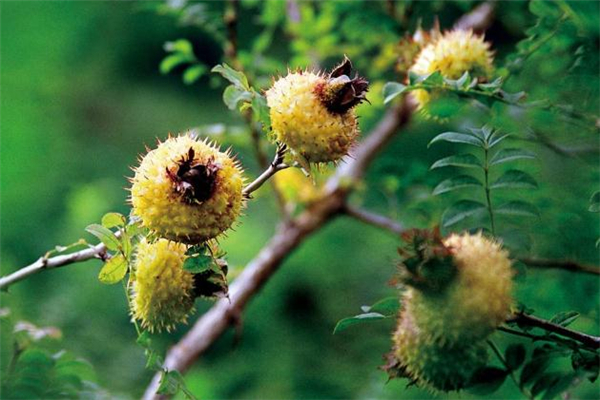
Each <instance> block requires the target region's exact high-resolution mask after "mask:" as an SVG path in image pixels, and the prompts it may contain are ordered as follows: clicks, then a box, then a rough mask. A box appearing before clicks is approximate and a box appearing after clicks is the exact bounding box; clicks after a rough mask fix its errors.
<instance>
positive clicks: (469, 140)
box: [427, 132, 483, 147]
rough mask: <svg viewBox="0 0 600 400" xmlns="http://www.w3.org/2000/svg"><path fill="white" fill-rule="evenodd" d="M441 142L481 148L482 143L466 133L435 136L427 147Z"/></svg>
mask: <svg viewBox="0 0 600 400" xmlns="http://www.w3.org/2000/svg"><path fill="white" fill-rule="evenodd" d="M441 141H444V142H451V143H465V144H470V145H472V146H477V147H483V142H482V141H481V140H479V139H478V138H476V137H475V136H473V135H470V134H468V133H459V132H444V133H440V134H439V135H437V136H436V137H434V138H433V139H431V142H429V144H428V145H427V147H429V146H431V145H432V144H434V143H437V142H441Z"/></svg>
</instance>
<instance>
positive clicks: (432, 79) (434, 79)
mask: <svg viewBox="0 0 600 400" xmlns="http://www.w3.org/2000/svg"><path fill="white" fill-rule="evenodd" d="M417 83H422V84H423V85H427V86H440V85H443V84H444V77H443V76H442V73H441V72H440V71H435V72H432V73H431V74H429V75H425V76H421V77H420V78H419V79H418V80H417Z"/></svg>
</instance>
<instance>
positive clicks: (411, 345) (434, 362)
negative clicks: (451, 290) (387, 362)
mask: <svg viewBox="0 0 600 400" xmlns="http://www.w3.org/2000/svg"><path fill="white" fill-rule="evenodd" d="M405 300H406V299H405ZM413 313H414V311H412V310H411V309H410V303H409V304H407V305H406V306H405V307H404V309H403V310H402V314H401V317H400V323H399V325H398V328H397V330H396V333H395V334H394V354H393V356H394V357H396V359H397V360H400V365H401V367H400V368H401V371H400V373H401V375H403V376H407V377H408V378H409V379H411V380H414V381H416V383H417V384H418V385H419V386H422V387H424V388H428V389H433V390H434V391H437V390H439V391H445V392H447V391H451V390H459V389H462V388H464V387H465V386H467V385H468V384H469V381H470V380H471V378H472V376H473V374H474V373H475V371H477V370H478V369H479V368H481V367H483V366H484V365H485V363H486V361H487V358H488V357H487V351H486V347H485V342H483V341H476V342H459V343H441V342H438V341H436V340H435V339H434V338H433V337H432V336H429V335H427V333H426V332H423V330H422V329H421V328H420V327H419V326H418V325H417V323H416V321H415V320H414V317H413Z"/></svg>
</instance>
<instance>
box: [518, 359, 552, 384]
mask: <svg viewBox="0 0 600 400" xmlns="http://www.w3.org/2000/svg"><path fill="white" fill-rule="evenodd" d="M551 361H552V358H551V356H550V355H548V354H547V353H546V354H542V355H538V356H537V357H534V358H533V359H532V360H530V361H529V362H528V363H526V364H525V365H524V366H523V370H522V371H521V378H520V384H521V385H522V386H525V385H530V384H533V382H535V381H536V380H537V379H538V378H539V377H540V376H541V375H542V374H543V373H544V371H546V369H547V368H548V366H550V362H551Z"/></svg>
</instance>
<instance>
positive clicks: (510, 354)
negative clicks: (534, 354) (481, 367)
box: [504, 343, 526, 371]
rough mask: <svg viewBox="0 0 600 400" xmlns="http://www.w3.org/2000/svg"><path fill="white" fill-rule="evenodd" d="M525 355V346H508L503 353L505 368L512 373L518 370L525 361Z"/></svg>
mask: <svg viewBox="0 0 600 400" xmlns="http://www.w3.org/2000/svg"><path fill="white" fill-rule="evenodd" d="M525 355H526V351H525V346H523V345H522V344H520V343H519V344H511V345H509V346H508V347H507V348H506V351H505V352H504V359H505V360H506V365H507V367H508V368H510V369H511V370H513V371H514V370H516V369H518V368H519V367H520V366H521V364H523V362H524V361H525Z"/></svg>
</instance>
